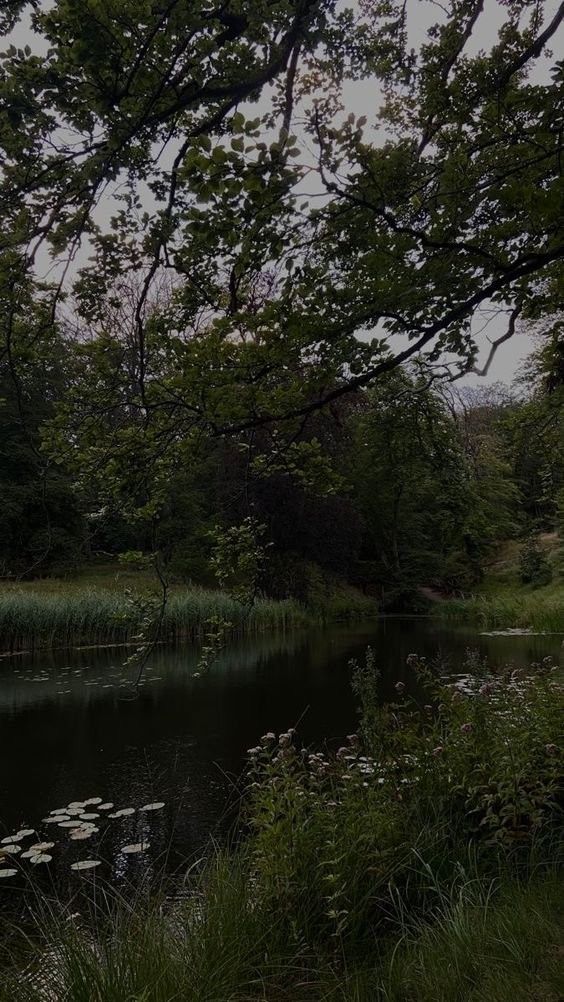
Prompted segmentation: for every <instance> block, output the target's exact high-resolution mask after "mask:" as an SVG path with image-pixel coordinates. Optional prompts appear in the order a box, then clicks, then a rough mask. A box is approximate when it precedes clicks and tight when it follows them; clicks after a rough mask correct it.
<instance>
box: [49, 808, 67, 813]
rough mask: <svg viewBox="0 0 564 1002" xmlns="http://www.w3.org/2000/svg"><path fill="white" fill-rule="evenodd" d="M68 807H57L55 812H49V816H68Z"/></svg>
mask: <svg viewBox="0 0 564 1002" xmlns="http://www.w3.org/2000/svg"><path fill="white" fill-rule="evenodd" d="M68 813H69V812H68V810H67V808H66V807H57V808H56V809H55V810H54V811H49V814H68Z"/></svg>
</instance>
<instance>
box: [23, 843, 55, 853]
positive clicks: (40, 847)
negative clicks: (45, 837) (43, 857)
mask: <svg viewBox="0 0 564 1002" xmlns="http://www.w3.org/2000/svg"><path fill="white" fill-rule="evenodd" d="M54 845H55V843H54V842H36V843H35V845H30V847H29V849H28V852H46V851H47V849H52V848H53V847H54Z"/></svg>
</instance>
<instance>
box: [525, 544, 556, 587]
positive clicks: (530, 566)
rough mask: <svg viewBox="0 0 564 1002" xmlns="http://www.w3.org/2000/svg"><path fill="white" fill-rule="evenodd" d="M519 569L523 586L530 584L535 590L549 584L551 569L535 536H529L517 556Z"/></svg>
mask: <svg viewBox="0 0 564 1002" xmlns="http://www.w3.org/2000/svg"><path fill="white" fill-rule="evenodd" d="M519 568H520V572H521V581H522V582H523V584H531V585H533V586H534V587H535V588H540V587H542V585H547V584H550V582H551V580H552V569H551V566H550V564H549V562H548V560H547V559H546V556H545V554H544V553H543V551H542V549H541V547H540V545H539V541H538V539H537V537H536V536H534V535H531V536H529V538H528V539H527V540H526V541H525V543H524V544H523V547H522V549H521V553H520V556H519Z"/></svg>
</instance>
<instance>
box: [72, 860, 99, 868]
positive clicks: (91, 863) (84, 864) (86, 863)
mask: <svg viewBox="0 0 564 1002" xmlns="http://www.w3.org/2000/svg"><path fill="white" fill-rule="evenodd" d="M101 862H102V861H101V860H100V859H81V860H80V862H79V863H71V870H93V869H94V867H95V866H100V864H101Z"/></svg>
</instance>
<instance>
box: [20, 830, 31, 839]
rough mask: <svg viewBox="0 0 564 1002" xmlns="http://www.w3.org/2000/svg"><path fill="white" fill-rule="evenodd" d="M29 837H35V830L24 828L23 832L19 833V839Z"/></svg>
mask: <svg viewBox="0 0 564 1002" xmlns="http://www.w3.org/2000/svg"><path fill="white" fill-rule="evenodd" d="M29 835H35V828H22V830H21V832H18V839H21V838H28V836H29Z"/></svg>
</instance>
